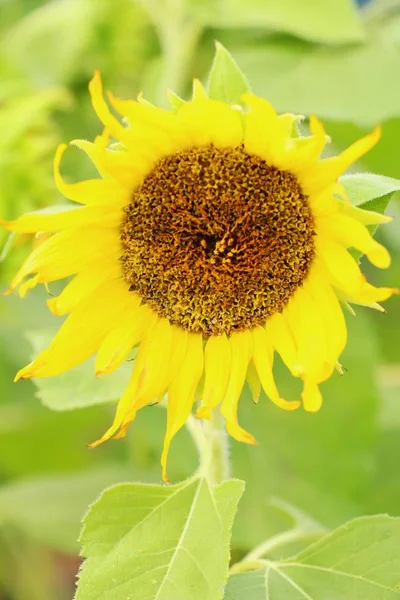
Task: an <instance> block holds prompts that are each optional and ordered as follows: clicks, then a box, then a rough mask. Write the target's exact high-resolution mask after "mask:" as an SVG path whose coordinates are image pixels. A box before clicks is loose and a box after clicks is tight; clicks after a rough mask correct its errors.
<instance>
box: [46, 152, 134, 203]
mask: <svg viewBox="0 0 400 600" xmlns="http://www.w3.org/2000/svg"><path fill="white" fill-rule="evenodd" d="M87 144H89V142H87ZM76 145H77V144H76ZM92 146H93V147H95V146H94V144H92ZM66 148H67V145H66V144H61V145H60V146H59V147H58V149H57V152H56V155H55V157H54V179H55V182H56V185H57V187H58V189H59V190H60V192H61V194H63V196H65V197H66V198H68V199H69V200H73V201H74V202H79V203H80V204H90V205H103V204H106V205H109V206H115V207H118V206H121V207H122V206H125V205H126V204H128V202H129V200H130V194H131V192H130V191H127V190H126V189H125V188H124V187H123V186H121V185H120V184H119V183H118V182H117V181H109V180H108V181H104V180H103V179H89V180H88V181H81V182H79V183H66V182H65V181H64V180H63V178H62V177H61V174H60V162H61V158H62V156H63V154H64V152H65V150H66Z"/></svg>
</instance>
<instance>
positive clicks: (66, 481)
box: [0, 466, 141, 554]
mask: <svg viewBox="0 0 400 600" xmlns="http://www.w3.org/2000/svg"><path fill="white" fill-rule="evenodd" d="M138 475H141V474H139V473H138V472H134V471H132V470H131V469H129V468H127V467H121V466H109V467H102V468H101V469H91V470H86V471H81V472H79V473H74V474H71V475H56V476H53V477H37V478H31V479H26V480H20V481H16V482H12V483H9V484H8V485H5V486H3V487H0V527H2V526H4V525H13V526H15V527H17V528H18V529H19V530H20V531H21V532H23V533H24V534H28V535H29V536H31V537H33V538H35V539H36V540H39V541H40V542H41V543H42V544H44V545H46V546H49V547H51V548H54V549H56V550H60V551H63V552H70V553H73V554H76V553H77V552H78V548H79V546H78V541H77V540H78V536H79V529H80V523H81V520H82V517H83V515H84V514H85V512H86V510H87V507H88V504H90V503H91V502H93V501H94V500H95V499H96V497H97V496H98V495H99V494H100V492H102V490H103V489H104V488H105V487H107V486H110V485H112V484H115V483H117V482H120V481H125V480H127V479H132V478H133V477H135V476H136V477H137V476H138Z"/></svg>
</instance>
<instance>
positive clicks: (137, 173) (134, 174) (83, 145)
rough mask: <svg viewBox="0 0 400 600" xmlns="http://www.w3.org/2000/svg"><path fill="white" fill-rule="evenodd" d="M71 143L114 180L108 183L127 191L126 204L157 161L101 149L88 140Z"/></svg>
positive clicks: (129, 153)
mask: <svg viewBox="0 0 400 600" xmlns="http://www.w3.org/2000/svg"><path fill="white" fill-rule="evenodd" d="M70 143H71V146H76V147H77V148H80V149H81V150H83V152H85V153H86V154H87V156H88V157H89V158H90V160H91V161H92V162H93V164H94V165H95V166H96V168H97V170H98V171H99V173H101V175H103V177H105V178H107V177H108V178H110V177H111V178H112V181H111V182H110V181H109V179H108V180H107V183H112V184H113V185H116V184H117V183H118V185H120V186H121V187H122V189H124V190H125V194H124V196H123V197H124V198H125V204H128V202H129V200H130V197H131V194H132V191H133V190H134V189H135V188H136V187H137V186H138V185H140V184H141V183H142V182H143V178H144V177H145V175H147V173H149V172H150V171H151V169H152V167H153V166H154V164H155V160H156V159H155V158H153V159H149V158H147V157H143V156H142V155H141V154H139V152H128V151H122V150H110V149H106V148H99V147H98V146H97V145H96V144H92V143H91V142H88V141H86V140H73V141H72V142H70ZM103 183H106V182H103ZM76 185H78V184H76ZM127 192H128V195H127Z"/></svg>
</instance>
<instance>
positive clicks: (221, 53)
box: [208, 42, 250, 104]
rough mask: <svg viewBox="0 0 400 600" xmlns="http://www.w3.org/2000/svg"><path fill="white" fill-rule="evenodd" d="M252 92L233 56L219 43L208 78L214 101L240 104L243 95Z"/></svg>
mask: <svg viewBox="0 0 400 600" xmlns="http://www.w3.org/2000/svg"><path fill="white" fill-rule="evenodd" d="M249 91H250V84H249V82H248V81H247V79H246V77H245V76H244V75H243V73H242V72H241V70H240V69H239V67H238V66H237V64H236V63H235V61H234V60H233V58H232V56H231V54H229V52H228V51H227V50H226V49H225V48H224V47H223V46H222V44H219V43H218V42H217V47H216V52H215V58H214V61H213V64H212V66H211V70H210V75H209V78H208V93H209V96H210V98H212V99H213V100H221V101H222V102H227V103H229V104H240V103H241V100H242V94H245V93H246V92H249Z"/></svg>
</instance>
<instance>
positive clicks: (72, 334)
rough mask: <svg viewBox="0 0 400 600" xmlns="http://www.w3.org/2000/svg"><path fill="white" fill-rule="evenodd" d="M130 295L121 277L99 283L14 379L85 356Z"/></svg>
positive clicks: (54, 370) (65, 366)
mask: <svg viewBox="0 0 400 600" xmlns="http://www.w3.org/2000/svg"><path fill="white" fill-rule="evenodd" d="M131 299H132V298H131V294H130V292H129V290H128V288H127V285H126V283H125V282H124V281H112V282H107V283H105V284H103V285H102V286H100V287H99V288H98V289H97V290H96V291H95V292H94V294H92V296H89V297H88V298H87V299H86V301H85V302H83V303H82V304H80V305H79V307H78V308H77V309H76V310H75V311H74V312H73V313H72V314H71V315H70V316H69V317H68V318H67V319H66V320H65V321H64V323H63V325H62V326H61V328H60V330H59V331H58V333H57V335H56V336H55V338H54V339H53V341H52V342H51V344H50V346H49V347H48V348H47V349H46V350H44V351H43V352H41V354H39V356H38V357H37V358H36V359H35V360H34V361H33V362H32V363H31V364H30V365H28V366H27V367H25V368H24V369H21V371H19V373H18V374H17V377H16V380H18V379H26V378H30V377H53V376H54V375H59V374H60V373H64V372H65V371H68V370H69V369H72V368H73V367H75V366H77V365H79V364H80V363H82V362H84V361H85V360H87V359H88V358H89V357H90V356H92V354H94V353H95V352H96V350H97V349H98V348H99V346H100V344H101V342H102V341H103V339H104V337H105V336H106V335H107V333H108V332H109V331H110V329H111V328H112V327H113V324H114V322H115V320H116V319H117V318H118V315H119V313H120V312H121V310H123V309H124V308H125V306H126V305H127V304H129V302H131ZM105 315H107V316H106V317H105Z"/></svg>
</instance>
